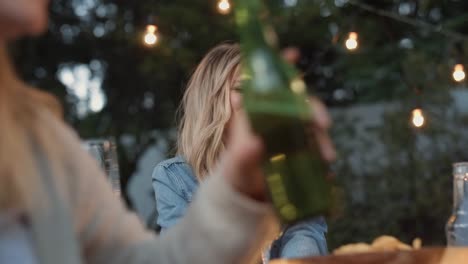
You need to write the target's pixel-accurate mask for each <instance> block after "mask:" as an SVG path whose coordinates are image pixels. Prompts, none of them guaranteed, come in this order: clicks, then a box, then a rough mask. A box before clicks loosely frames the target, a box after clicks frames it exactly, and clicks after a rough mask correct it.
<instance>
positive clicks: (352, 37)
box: [345, 32, 359, 50]
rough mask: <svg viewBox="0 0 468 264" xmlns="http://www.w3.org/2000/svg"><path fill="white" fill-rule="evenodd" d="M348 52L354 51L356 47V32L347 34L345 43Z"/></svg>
mask: <svg viewBox="0 0 468 264" xmlns="http://www.w3.org/2000/svg"><path fill="white" fill-rule="evenodd" d="M345 45H346V48H347V49H348V50H355V49H357V47H358V45H359V44H358V34H357V33H356V32H349V35H348V39H347V40H346V42H345Z"/></svg>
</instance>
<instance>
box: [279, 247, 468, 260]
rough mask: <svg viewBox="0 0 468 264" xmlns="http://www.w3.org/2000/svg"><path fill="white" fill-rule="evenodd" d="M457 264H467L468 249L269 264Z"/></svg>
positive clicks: (433, 250) (440, 248) (444, 249)
mask: <svg viewBox="0 0 468 264" xmlns="http://www.w3.org/2000/svg"><path fill="white" fill-rule="evenodd" d="M415 263H418V264H419V263H421V264H459V263H468V248H456V247H453V248H445V247H433V248H423V249H420V250H412V251H394V252H376V253H365V254H349V255H340V256H332V255H330V256H324V257H312V258H306V259H295V260H275V261H270V264H415Z"/></svg>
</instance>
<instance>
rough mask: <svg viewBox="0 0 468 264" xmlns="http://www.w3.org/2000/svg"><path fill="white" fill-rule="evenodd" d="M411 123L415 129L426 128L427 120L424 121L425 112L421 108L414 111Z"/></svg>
mask: <svg viewBox="0 0 468 264" xmlns="http://www.w3.org/2000/svg"><path fill="white" fill-rule="evenodd" d="M411 122H412V123H413V125H414V126H415V127H422V126H424V122H425V119H424V115H423V112H422V110H421V109H420V108H416V109H414V110H413V112H412V119H411Z"/></svg>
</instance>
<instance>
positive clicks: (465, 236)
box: [445, 162, 468, 246]
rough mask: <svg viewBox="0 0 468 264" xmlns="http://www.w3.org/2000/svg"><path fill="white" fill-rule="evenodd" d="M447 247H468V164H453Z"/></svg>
mask: <svg viewBox="0 0 468 264" xmlns="http://www.w3.org/2000/svg"><path fill="white" fill-rule="evenodd" d="M445 231H446V237H447V245H448V246H468V163H467V162H461V163H455V164H453V210H452V215H451V216H450V217H449V219H448V221H447V225H446V229H445Z"/></svg>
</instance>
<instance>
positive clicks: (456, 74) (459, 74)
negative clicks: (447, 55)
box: [452, 64, 466, 82]
mask: <svg viewBox="0 0 468 264" xmlns="http://www.w3.org/2000/svg"><path fill="white" fill-rule="evenodd" d="M452 76H453V79H454V80H455V81H456V82H461V81H463V80H464V79H465V77H466V75H465V69H464V68H463V65H462V64H457V65H455V67H454V68H453V74H452Z"/></svg>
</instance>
